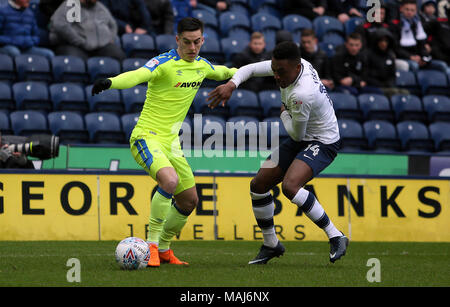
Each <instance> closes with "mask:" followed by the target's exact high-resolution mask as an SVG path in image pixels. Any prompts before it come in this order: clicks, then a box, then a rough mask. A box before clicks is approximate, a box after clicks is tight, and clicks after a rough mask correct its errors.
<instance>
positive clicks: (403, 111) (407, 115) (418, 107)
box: [391, 94, 428, 122]
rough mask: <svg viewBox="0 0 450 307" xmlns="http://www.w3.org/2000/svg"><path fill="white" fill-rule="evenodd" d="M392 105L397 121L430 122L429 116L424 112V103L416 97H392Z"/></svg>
mask: <svg viewBox="0 0 450 307" xmlns="http://www.w3.org/2000/svg"><path fill="white" fill-rule="evenodd" d="M391 103H392V109H393V110H394V113H395V119H396V121H404V120H413V121H420V122H427V121H428V116H427V114H426V113H425V112H424V109H423V106H422V101H421V100H420V98H419V97H417V96H416V95H401V94H397V95H392V96H391Z"/></svg>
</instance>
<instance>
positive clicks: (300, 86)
mask: <svg viewBox="0 0 450 307" xmlns="http://www.w3.org/2000/svg"><path fill="white" fill-rule="evenodd" d="M301 64H302V67H301V71H300V74H299V75H298V77H297V79H296V80H295V81H294V82H293V83H292V84H291V85H289V86H288V87H286V88H280V91H281V101H282V102H283V104H284V106H285V108H286V111H287V112H288V113H289V115H290V116H291V117H292V120H293V121H294V120H295V121H299V122H304V121H306V122H307V126H306V133H305V136H304V138H303V140H304V141H319V142H321V143H324V144H332V143H335V142H337V141H338V140H339V138H340V136H339V126H338V123H337V119H336V115H335V113H334V109H333V102H332V101H331V99H330V97H329V96H328V93H327V90H326V88H325V86H324V85H323V84H322V82H321V81H320V79H319V76H318V74H317V71H316V70H315V69H314V67H313V66H312V65H311V63H309V62H308V61H306V60H304V59H302V60H301ZM263 76H273V71H272V68H271V61H270V60H268V61H262V62H258V63H253V64H249V65H246V66H243V67H241V68H239V69H238V71H237V72H236V73H235V74H234V76H233V78H232V79H231V81H232V82H233V83H234V84H235V85H236V87H238V86H239V85H240V84H241V83H242V82H244V81H246V80H247V79H249V78H251V77H263Z"/></svg>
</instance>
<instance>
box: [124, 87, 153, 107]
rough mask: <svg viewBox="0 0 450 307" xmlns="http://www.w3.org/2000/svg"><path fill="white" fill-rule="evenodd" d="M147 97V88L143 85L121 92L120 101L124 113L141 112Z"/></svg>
mask: <svg viewBox="0 0 450 307" xmlns="http://www.w3.org/2000/svg"><path fill="white" fill-rule="evenodd" d="M146 96H147V87H146V86H145V85H137V86H135V87H132V88H128V89H124V90H122V100H123V104H124V106H125V112H126V113H138V112H141V110H142V107H143V106H144V102H145V99H146Z"/></svg>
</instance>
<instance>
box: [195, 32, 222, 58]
mask: <svg viewBox="0 0 450 307" xmlns="http://www.w3.org/2000/svg"><path fill="white" fill-rule="evenodd" d="M200 56H202V57H204V58H206V59H208V60H209V61H210V62H211V63H213V64H223V63H224V62H225V55H224V54H223V53H222V48H221V46H220V41H219V40H218V39H216V38H214V37H206V38H205V41H204V43H203V46H202V48H201V49H200Z"/></svg>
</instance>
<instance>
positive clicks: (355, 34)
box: [347, 32, 362, 41]
mask: <svg viewBox="0 0 450 307" xmlns="http://www.w3.org/2000/svg"><path fill="white" fill-rule="evenodd" d="M349 39H354V40H359V41H362V36H361V34H359V33H358V32H353V33H351V34H349V35H348V36H347V41H348V40H349Z"/></svg>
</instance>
